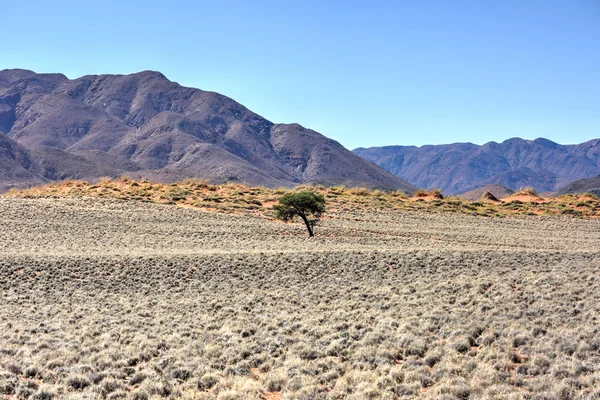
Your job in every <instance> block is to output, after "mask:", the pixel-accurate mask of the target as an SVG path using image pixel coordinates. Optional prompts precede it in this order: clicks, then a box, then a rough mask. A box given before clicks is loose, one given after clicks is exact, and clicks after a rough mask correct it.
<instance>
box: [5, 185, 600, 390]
mask: <svg viewBox="0 0 600 400" xmlns="http://www.w3.org/2000/svg"><path fill="white" fill-rule="evenodd" d="M91 186H97V187H96V188H92V187H91ZM115 189H117V190H115ZM142 189H144V190H145V192H148V193H151V195H150V196H140V197H142V198H144V199H146V201H145V202H142V201H130V200H132V198H133V197H134V195H133V193H131V192H133V191H136V190H142ZM38 190H39V192H38V193H37V194H36V193H35V192H33V191H29V192H27V193H22V192H21V193H14V192H13V193H12V194H11V196H4V197H0V223H1V224H2V227H3V229H2V230H0V395H2V396H3V397H4V398H7V399H21V398H24V399H25V398H30V399H120V398H123V399H160V398H171V399H269V400H274V399H346V398H347V399H376V398H383V399H397V398H424V399H466V398H473V399H498V398H505V399H594V398H599V397H600V391H599V390H598V388H599V387H600V339H599V335H598V321H599V318H600V309H599V308H598V293H600V274H599V271H600V250H599V249H598V243H600V230H598V221H597V220H586V219H583V218H573V217H571V216H560V215H559V216H555V215H553V216H527V215H519V214H517V215H515V216H512V217H506V218H486V217H482V216H480V215H477V216H472V215H465V213H466V212H463V211H460V209H459V208H454V210H455V211H452V212H429V211H433V210H437V209H438V208H439V207H462V204H468V203H464V202H461V203H459V204H460V206H459V205H455V204H454V202H459V200H458V199H456V198H452V197H450V198H446V199H443V201H442V200H439V202H440V203H441V204H442V205H433V203H434V202H435V201H436V200H432V201H429V202H417V201H412V200H408V199H406V198H400V200H398V202H397V203H394V202H393V200H392V198H394V199H397V198H398V197H400V196H392V195H388V194H385V193H377V194H371V193H370V192H369V194H367V195H364V194H361V195H357V196H355V195H352V194H348V193H347V191H348V190H347V189H346V188H331V189H325V188H322V189H318V190H320V191H322V192H323V193H325V194H326V195H327V196H328V199H330V211H329V216H328V218H325V219H324V220H323V221H322V224H321V225H320V226H319V227H318V230H317V237H315V238H313V239H310V238H308V237H306V233H305V228H304V227H303V225H302V224H301V223H298V224H284V223H279V222H276V221H271V220H269V218H268V217H267V218H266V217H265V216H268V208H269V206H268V205H266V204H268V203H269V202H273V201H275V200H276V199H277V195H276V194H277V193H275V191H271V190H268V189H264V188H246V187H243V186H239V185H231V186H210V185H207V184H206V183H204V182H196V181H191V182H186V183H182V184H178V185H174V186H171V185H156V186H155V185H154V184H151V183H149V182H133V181H129V180H120V181H119V182H113V181H108V180H106V181H104V182H103V183H101V184H98V185H87V184H84V183H79V182H69V183H64V184H62V185H57V186H56V187H50V188H48V187H47V188H43V189H38ZM106 192H108V193H109V195H102V196H100V195H99V194H100V193H106ZM280 192H281V190H280ZM50 193H52V194H50ZM15 194H17V195H15ZM279 194H281V193H279ZM82 195H86V196H85V197H82ZM228 195H230V196H231V197H227V196H228ZM136 196H137V195H136ZM209 196H214V197H210V198H211V199H218V200H219V201H214V200H210V201H207V202H208V203H209V204H210V205H211V206H210V207H204V206H203V207H198V206H194V205H193V204H192V203H191V202H194V201H201V202H202V204H204V202H205V201H206V200H204V199H205V197H206V198H209ZM25 197H29V198H25ZM102 197H104V198H102ZM114 197H119V198H121V199H122V200H128V201H122V200H116V199H115V198H114ZM173 197H178V200H173ZM184 198H185V199H184ZM235 199H238V200H241V199H245V201H246V202H245V203H241V201H240V202H238V203H236V202H234V201H233V200H235ZM165 200H167V201H165ZM251 200H258V201H260V202H261V203H262V205H260V206H259V205H257V204H254V205H256V208H254V207H249V205H250V204H252V203H250V202H249V201H251ZM579 200H581V201H584V200H583V199H581V198H580V199H579ZM585 201H587V200H585ZM161 202H168V203H170V204H176V205H180V206H181V207H176V206H172V205H164V204H157V203H161ZM234 204H236V205H239V204H244V205H242V206H240V207H239V208H235V209H230V208H229V207H233V205H234ZM224 205H226V207H228V208H227V209H221V208H219V206H224ZM415 206H417V207H421V206H422V207H423V208H412V207H415ZM524 206H526V207H533V205H531V206H528V205H524ZM427 207H433V208H427ZM200 208H206V209H207V210H210V211H211V212H206V211H205V210H202V209H200ZM213 210H218V211H220V212H218V213H217V212H212V211H213ZM228 210H235V211H236V213H237V214H236V213H227V212H228ZM407 210H408V212H407ZM519 213H520V214H522V212H519ZM251 214H256V215H251Z"/></svg>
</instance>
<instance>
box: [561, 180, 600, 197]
mask: <svg viewBox="0 0 600 400" xmlns="http://www.w3.org/2000/svg"><path fill="white" fill-rule="evenodd" d="M568 193H593V194H595V195H596V196H600V175H598V176H595V177H593V178H587V179H580V180H578V181H575V182H572V183H570V184H568V185H567V186H565V187H564V188H562V189H561V190H560V191H559V192H558V194H568Z"/></svg>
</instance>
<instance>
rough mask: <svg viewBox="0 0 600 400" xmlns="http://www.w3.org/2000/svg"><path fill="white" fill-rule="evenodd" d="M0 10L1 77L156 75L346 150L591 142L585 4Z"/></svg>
mask: <svg viewBox="0 0 600 400" xmlns="http://www.w3.org/2000/svg"><path fill="white" fill-rule="evenodd" d="M94 3H95V4H94ZM0 12H1V13H2V18H1V19H2V25H1V26H2V32H3V33H2V39H0V69H4V68H16V67H18V68H26V69H32V70H34V71H36V72H62V73H64V74H65V75H67V76H68V77H70V78H75V77H79V76H81V75H86V74H96V73H131V72H137V71H141V70H147V69H152V70H159V71H161V72H162V73H164V74H165V75H166V76H167V77H168V78H169V79H171V80H174V81H177V82H179V83H180V84H182V85H185V86H193V87H198V88H201V89H205V90H213V91H217V92H220V93H222V94H225V95H227V96H230V97H232V98H234V99H235V100H237V101H239V102H240V103H242V104H244V105H245V106H247V107H248V108H250V109H251V110H253V111H255V112H257V113H259V114H261V115H262V116H264V117H265V118H267V119H269V120H271V121H274V122H298V123H301V124H302V125H304V126H306V127H309V128H312V129H315V130H318V131H319V132H321V133H323V134H325V135H327V136H329V137H331V138H334V139H336V140H338V141H340V142H341V143H342V144H344V145H345V146H346V147H349V148H354V147H358V146H375V145H392V144H401V145H408V144H415V145H422V144H437V143H448V142H459V141H470V142H474V143H484V142H487V141H490V140H495V141H502V140H504V139H507V138H510V137H515V136H519V137H523V138H529V139H533V138H536V137H546V138H549V139H551V140H554V141H557V142H560V143H576V142H581V141H585V140H589V139H592V138H597V137H600V0H495V1H492V0H490V1H485V0H435V1H434V0H396V1H377V0H371V1H362V2H360V1H348V0H344V1H337V0H332V1H327V0H303V1H287V0H278V1H250V0H248V1H228V0H222V1H221V0H218V1H215V0H211V1H204V0H198V1H176V0H172V1H164V0H161V1H154V0H147V1H144V2H141V1H136V2H133V1H128V0H121V1H102V2H100V1H89V2H88V1H80V0H77V1H74V0H73V1H61V0H57V1H39V0H34V1H9V0H6V1H2V3H1V5H0Z"/></svg>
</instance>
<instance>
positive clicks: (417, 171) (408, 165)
mask: <svg viewBox="0 0 600 400" xmlns="http://www.w3.org/2000/svg"><path fill="white" fill-rule="evenodd" d="M354 153H355V154H358V155H359V156H361V157H364V158H366V159H367V160H369V161H372V162H374V163H376V164H377V165H379V166H381V167H383V168H385V169H387V170H388V171H390V172H392V173H393V174H394V175H396V176H398V177H400V178H402V179H405V180H407V181H408V182H410V183H412V184H414V185H417V186H420V187H425V188H440V189H442V191H444V193H448V194H456V193H464V192H467V191H470V190H473V189H476V188H478V187H481V186H485V185H489V184H498V185H502V186H506V187H507V188H509V189H511V190H516V189H519V188H522V187H527V186H532V187H534V188H535V189H536V190H537V191H538V192H554V191H556V190H558V189H560V188H561V187H563V186H565V185H566V184H568V183H570V182H573V181H575V180H578V179H582V178H589V177H592V176H596V175H598V174H599V173H600V139H595V140H590V141H588V142H585V143H581V144H577V145H560V144H557V143H554V142H552V141H550V140H547V139H542V138H540V139H535V140H524V139H519V138H513V139H508V140H506V141H504V142H502V143H496V142H489V143H486V144H484V145H482V146H478V145H475V144H472V143H454V144H448V145H437V146H422V147H415V146H387V147H371V148H367V149H365V148H358V149H355V150H354Z"/></svg>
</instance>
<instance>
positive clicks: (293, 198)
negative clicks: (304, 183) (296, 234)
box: [273, 191, 325, 236]
mask: <svg viewBox="0 0 600 400" xmlns="http://www.w3.org/2000/svg"><path fill="white" fill-rule="evenodd" d="M273 209H274V210H275V212H276V215H275V217H276V218H278V219H282V220H284V221H289V220H292V219H294V217H296V216H299V217H300V218H302V220H303V221H304V224H305V225H306V229H307V230H308V235H309V236H314V233H313V225H314V223H315V222H316V221H317V220H318V219H319V218H320V217H321V215H322V214H323V213H324V212H325V197H324V196H323V195H322V194H319V193H315V192H311V191H302V192H289V193H286V194H285V195H283V196H282V197H281V198H280V199H279V204H277V205H274V206H273ZM309 216H312V217H313V220H309V219H308V217H309Z"/></svg>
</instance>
